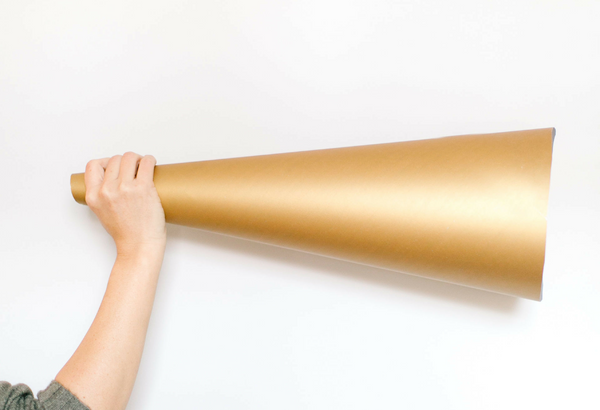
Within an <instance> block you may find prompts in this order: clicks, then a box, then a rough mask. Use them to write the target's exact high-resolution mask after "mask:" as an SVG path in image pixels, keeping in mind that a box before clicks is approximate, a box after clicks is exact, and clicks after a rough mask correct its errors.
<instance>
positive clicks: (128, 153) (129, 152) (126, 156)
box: [123, 151, 139, 159]
mask: <svg viewBox="0 0 600 410" xmlns="http://www.w3.org/2000/svg"><path fill="white" fill-rule="evenodd" d="M137 157H139V155H138V154H136V153H135V152H133V151H127V152H126V153H125V154H123V158H132V159H133V158H137Z"/></svg>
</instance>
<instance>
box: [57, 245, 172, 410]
mask: <svg viewBox="0 0 600 410" xmlns="http://www.w3.org/2000/svg"><path fill="white" fill-rule="evenodd" d="M163 254H164V248H163V249H158V248H156V247H152V248H148V249H145V250H143V251H136V252H128V253H120V254H119V255H118V256H117V259H116V261H115V264H114V267H113V269H112V272H111V275H110V279H109V282H108V286H107V289H106V293H105V295H104V298H103V300H102V303H101V305H100V309H99V310H98V313H97V315H96V318H95V319H94V322H93V323H92V325H91V327H90V329H89V331H88V332H87V334H86V335H85V337H84V339H83V341H82V342H81V344H80V345H79V347H78V349H77V350H76V352H75V353H74V354H73V356H72V357H71V359H70V360H69V361H68V362H67V364H66V365H65V366H64V367H63V368H62V370H61V371H60V372H59V373H58V375H57V376H56V380H57V381H58V382H59V383H61V384H62V385H63V386H65V387H66V388H68V389H69V390H70V391H72V392H73V393H75V394H76V395H77V396H78V397H79V398H80V399H81V400H82V401H83V402H84V403H86V404H87V405H88V406H89V407H90V408H91V409H92V410H102V409H111V410H113V409H124V408H125V407H126V405H127V402H128V400H129V396H130V395H131V390H132V389H133V385H134V382H135V378H136V376H137V371H138V368H139V364H140V360H141V357H142V352H143V348H144V342H145V338H146V331H147V329H148V322H149V320H150V314H151V312H152V305H153V302H154V295H155V293H156V285H157V282H158V277H159V272H160V268H161V265H162V260H163Z"/></svg>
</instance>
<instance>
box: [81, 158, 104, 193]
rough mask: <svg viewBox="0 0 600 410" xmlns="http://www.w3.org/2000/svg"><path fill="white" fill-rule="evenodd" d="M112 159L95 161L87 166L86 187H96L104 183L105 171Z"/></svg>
mask: <svg viewBox="0 0 600 410" xmlns="http://www.w3.org/2000/svg"><path fill="white" fill-rule="evenodd" d="M109 159H110V158H101V159H94V160H91V161H90V162H88V163H87V165H86V166H85V177H84V178H85V186H86V187H94V186H96V185H99V184H101V183H102V180H103V179H104V170H105V169H106V166H107V165H108V160H109Z"/></svg>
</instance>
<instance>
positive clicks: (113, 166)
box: [104, 155, 123, 181]
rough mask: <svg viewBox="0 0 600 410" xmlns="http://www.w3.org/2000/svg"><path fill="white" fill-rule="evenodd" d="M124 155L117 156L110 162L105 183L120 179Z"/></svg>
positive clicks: (105, 175)
mask: <svg viewBox="0 0 600 410" xmlns="http://www.w3.org/2000/svg"><path fill="white" fill-rule="evenodd" d="M122 158H123V156H122V155H115V156H113V157H111V158H110V159H109V160H108V165H107V166H106V172H105V173H104V180H105V181H114V180H116V179H117V178H118V177H119V168H120V167H121V159H122Z"/></svg>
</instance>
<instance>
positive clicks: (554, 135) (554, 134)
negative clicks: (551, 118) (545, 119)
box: [552, 127, 556, 149]
mask: <svg viewBox="0 0 600 410" xmlns="http://www.w3.org/2000/svg"><path fill="white" fill-rule="evenodd" d="M554 137H556V128H554V127H552V149H554Z"/></svg>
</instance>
